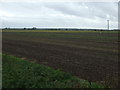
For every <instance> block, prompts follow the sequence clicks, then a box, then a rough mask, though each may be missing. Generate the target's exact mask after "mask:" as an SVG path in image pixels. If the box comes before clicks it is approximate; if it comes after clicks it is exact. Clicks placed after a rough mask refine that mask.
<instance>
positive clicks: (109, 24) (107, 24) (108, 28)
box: [107, 20, 110, 30]
mask: <svg viewBox="0 0 120 90" xmlns="http://www.w3.org/2000/svg"><path fill="white" fill-rule="evenodd" d="M107 25H108V26H107V27H108V30H109V28H110V24H109V20H107Z"/></svg>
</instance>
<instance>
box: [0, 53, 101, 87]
mask: <svg viewBox="0 0 120 90" xmlns="http://www.w3.org/2000/svg"><path fill="white" fill-rule="evenodd" d="M2 85H3V86H2V87H3V88H103V86H100V85H97V84H96V83H91V85H90V83H89V82H88V81H86V80H82V79H79V78H77V77H75V76H72V75H70V74H69V73H65V72H62V71H60V70H54V69H52V68H50V67H47V66H44V65H40V64H36V63H34V62H29V61H26V60H22V59H20V58H17V57H14V56H10V55H6V54H3V55H2Z"/></svg>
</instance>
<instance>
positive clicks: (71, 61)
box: [2, 38, 118, 87]
mask: <svg viewBox="0 0 120 90" xmlns="http://www.w3.org/2000/svg"><path fill="white" fill-rule="evenodd" d="M2 44H3V48H2V49H3V52H5V53H9V54H11V55H15V56H18V57H21V58H27V59H28V60H34V61H37V62H38V63H40V64H45V65H47V66H50V67H53V68H55V69H60V70H62V71H65V72H69V73H71V74H73V75H75V76H78V77H80V78H83V79H86V80H89V81H94V82H100V83H104V84H105V83H107V82H112V85H113V86H114V87H115V85H116V83H117V80H118V77H117V75H118V66H117V65H118V61H117V60H118V54H117V53H116V52H108V51H104V50H94V49H89V48H78V47H69V46H66V45H55V44H53V43H42V42H30V41H22V40H8V39H5V38H3V43H2ZM104 81H106V82H104Z"/></svg>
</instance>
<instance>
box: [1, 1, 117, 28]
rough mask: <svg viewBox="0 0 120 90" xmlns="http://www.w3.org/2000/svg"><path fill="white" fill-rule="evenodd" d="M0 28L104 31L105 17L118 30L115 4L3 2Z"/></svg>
mask: <svg viewBox="0 0 120 90" xmlns="http://www.w3.org/2000/svg"><path fill="white" fill-rule="evenodd" d="M2 6H3V8H2V9H0V10H2V11H4V12H7V13H10V14H12V15H13V16H12V15H11V16H8V15H7V16H3V17H4V18H3V27H7V26H9V27H10V26H12V27H28V26H29V27H31V26H36V27H79V28H82V27H83V28H84V27H85V28H106V26H105V25H106V20H107V15H109V16H110V21H111V23H112V25H111V28H117V13H118V12H117V4H116V3H114V2H111V3H108V2H107V3H91V2H90V3H89V2H86V3H85V2H83V3H82V2H60V3H59V2H56V3H55V2H50V3H48V2H39V3H37V2H36V3H22V2H21V3H14V2H9V3H3V4H2Z"/></svg>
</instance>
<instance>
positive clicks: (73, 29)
mask: <svg viewBox="0 0 120 90" xmlns="http://www.w3.org/2000/svg"><path fill="white" fill-rule="evenodd" d="M2 30H66V31H67V30H68V31H70V30H71V31H105V30H108V29H76V28H36V27H33V28H7V27H6V28H3V29H2ZM113 30H115V31H118V30H119V29H113ZM110 31H112V30H110Z"/></svg>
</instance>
